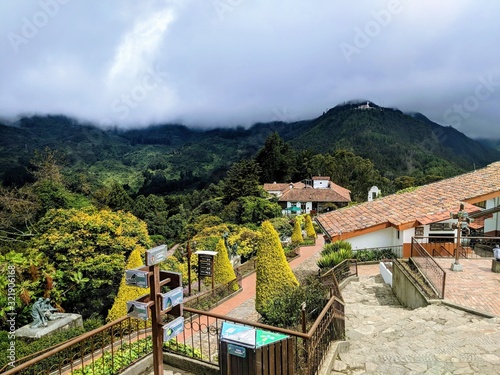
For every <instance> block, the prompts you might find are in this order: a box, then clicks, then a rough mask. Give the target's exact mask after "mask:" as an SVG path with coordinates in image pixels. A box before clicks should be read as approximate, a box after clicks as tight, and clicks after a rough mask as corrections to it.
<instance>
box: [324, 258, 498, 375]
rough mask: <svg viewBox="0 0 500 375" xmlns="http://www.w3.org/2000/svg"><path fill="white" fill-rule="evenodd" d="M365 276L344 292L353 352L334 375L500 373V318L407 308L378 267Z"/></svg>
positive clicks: (362, 271)
mask: <svg viewBox="0 0 500 375" xmlns="http://www.w3.org/2000/svg"><path fill="white" fill-rule="evenodd" d="M490 264H491V261H490ZM464 268H465V265H464ZM450 272H451V271H450ZM454 274H457V273H454ZM359 275H360V277H359V282H351V283H349V284H348V285H347V286H346V287H345V289H344V290H343V297H344V299H345V302H346V331H347V332H346V333H347V338H348V341H349V345H350V348H349V350H348V352H346V353H341V354H340V355H339V358H338V359H337V361H336V362H335V364H334V370H333V371H332V372H331V374H332V375H333V374H335V375H336V374H350V375H352V374H356V375H357V374H364V375H370V374H381V375H386V374H387V375H397V374H429V375H431V374H436V375H438V374H481V375H493V374H495V375H498V374H500V324H499V323H500V317H498V318H493V319H487V318H482V317H479V316H477V315H473V314H470V313H467V312H464V311H461V310H458V309H454V308H450V307H446V306H444V305H431V306H428V307H425V308H419V309H415V310H410V309H406V308H404V307H402V306H401V305H400V304H399V301H398V300H397V299H396V298H395V296H394V294H393V293H392V290H391V288H390V287H389V286H388V285H386V284H384V282H383V280H382V278H381V276H380V275H379V272H378V266H377V265H376V266H360V267H359ZM465 275H466V274H462V275H461V276H462V277H465ZM447 277H448V275H447ZM447 281H448V279H447Z"/></svg>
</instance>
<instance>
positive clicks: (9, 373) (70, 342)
mask: <svg viewBox="0 0 500 375" xmlns="http://www.w3.org/2000/svg"><path fill="white" fill-rule="evenodd" d="M127 319H130V317H128V316H124V317H122V318H119V319H116V320H114V321H112V322H109V323H107V324H105V325H103V326H102V327H99V328H96V329H94V330H92V331H89V332H86V333H84V334H83V335H80V336H77V337H75V338H74V339H71V340H68V341H66V342H65V343H62V344H58V345H57V346H55V347H53V348H52V349H50V350H49V351H47V352H46V353H44V354H42V355H41V356H38V357H36V358H33V359H31V360H29V361H27V362H24V363H22V364H20V365H19V366H16V367H13V368H12V369H10V370H8V371H6V372H4V373H3V375H13V374H17V373H18V372H20V371H22V370H24V369H26V368H28V367H30V366H31V365H34V364H36V363H38V362H41V361H43V360H44V359H47V358H49V357H51V356H52V355H54V354H57V353H59V352H60V351H62V350H64V349H67V348H69V347H71V346H74V345H76V344H78V343H80V342H82V341H84V340H86V339H87V338H89V337H92V336H94V335H97V334H99V333H101V332H103V331H105V330H107V329H109V328H111V327H113V326H115V325H117V324H119V323H121V322H123V321H124V320H127Z"/></svg>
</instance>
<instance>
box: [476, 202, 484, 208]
mask: <svg viewBox="0 0 500 375" xmlns="http://www.w3.org/2000/svg"><path fill="white" fill-rule="evenodd" d="M474 206H477V207H481V208H486V201H482V202H477V203H474Z"/></svg>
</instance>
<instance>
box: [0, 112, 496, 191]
mask: <svg viewBox="0 0 500 375" xmlns="http://www.w3.org/2000/svg"><path fill="white" fill-rule="evenodd" d="M359 107H360V104H359V103H348V104H344V105H338V106H336V107H334V108H332V109H331V110H329V111H328V112H326V113H324V114H323V115H321V116H320V117H318V118H316V119H313V120H307V121H299V122H294V123H283V122H270V123H258V124H255V125H253V126H252V127H250V128H248V129H245V128H242V127H235V128H216V129H208V130H207V129H195V128H188V127H186V126H183V125H178V124H165V125H156V126H151V127H148V128H143V129H133V130H118V129H108V130H104V129H100V128H98V127H95V126H92V124H83V123H80V122H78V121H76V120H74V119H71V118H67V117H64V116H44V117H40V116H34V117H29V118H22V119H20V120H19V121H17V122H16V123H15V124H13V125H10V126H7V125H5V124H0V172H1V177H0V178H1V179H2V181H3V183H4V184H6V185H12V184H15V185H21V184H22V183H23V182H25V181H28V180H29V178H30V177H29V174H28V173H27V171H26V168H29V167H30V160H31V158H33V155H34V151H35V150H36V149H38V150H42V149H44V148H45V147H50V148H51V149H55V150H60V151H61V153H62V154H64V155H65V162H66V167H67V168H66V171H67V173H68V174H70V175H71V174H77V173H85V174H86V175H87V176H88V178H89V179H90V180H91V181H90V182H95V183H96V184H103V183H104V184H107V183H110V182H111V181H118V182H119V183H121V184H123V185H125V186H126V187H128V188H129V189H130V191H131V192H133V193H142V194H149V193H164V192H174V191H180V190H183V189H186V188H195V189H200V188H203V187H206V186H207V185H208V184H209V183H211V182H217V181H218V180H219V179H220V178H222V177H224V175H225V172H226V171H227V169H228V168H229V167H230V166H231V165H232V164H233V163H234V162H236V161H239V160H241V159H244V158H249V157H252V156H253V155H255V153H256V152H257V151H258V150H259V149H260V148H261V147H262V146H263V144H264V142H265V140H266V138H267V137H268V136H269V135H270V134H271V133H273V132H278V134H279V135H280V136H281V138H282V139H284V140H285V141H287V142H288V143H289V144H290V145H291V146H292V148H293V149H294V150H295V151H301V150H310V151H311V152H312V153H327V152H334V151H335V150H337V149H345V150H349V151H352V152H354V153H355V154H357V155H359V156H362V157H364V158H368V159H370V160H371V161H372V162H373V163H374V165H375V167H376V168H377V169H378V170H379V171H380V172H381V173H382V174H383V175H384V176H386V177H389V178H395V177H398V176H403V175H418V174H419V173H420V174H425V175H436V176H442V177H448V176H452V175H455V174H457V173H461V172H463V171H466V170H471V169H473V168H474V167H481V166H484V165H486V164H488V163H490V162H492V161H495V160H500V152H498V151H497V150H495V149H493V148H490V147H488V146H487V145H484V144H481V143H479V142H477V141H474V140H472V139H470V138H468V137H466V136H465V135H464V134H462V133H460V132H458V131H457V130H455V129H454V128H451V127H443V126H441V125H438V124H436V123H433V122H432V121H430V120H429V119H427V118H426V117H425V116H423V115H421V114H412V115H408V114H404V113H402V112H401V111H399V110H396V109H391V108H382V107H378V106H376V105H375V104H373V103H370V107H371V108H370V109H360V108H359Z"/></svg>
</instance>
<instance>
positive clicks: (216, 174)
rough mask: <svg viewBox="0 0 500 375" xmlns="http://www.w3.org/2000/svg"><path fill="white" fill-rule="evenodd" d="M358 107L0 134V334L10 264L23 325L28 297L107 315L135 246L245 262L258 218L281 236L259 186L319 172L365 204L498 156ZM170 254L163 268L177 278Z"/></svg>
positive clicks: (45, 121) (62, 121)
mask: <svg viewBox="0 0 500 375" xmlns="http://www.w3.org/2000/svg"><path fill="white" fill-rule="evenodd" d="M357 107H358V105H357V104H352V103H351V104H345V105H339V106H337V107H335V108H333V109H331V110H330V111H328V112H325V113H324V114H323V115H322V116H320V117H318V118H317V119H314V120H309V121H300V122H295V123H282V122H273V123H266V124H255V125H254V126H252V127H251V128H248V129H245V128H242V127H235V128H232V129H210V130H203V129H192V128H188V127H185V126H183V125H157V126H153V127H150V128H146V129H135V130H119V129H106V130H105V129H99V128H97V127H94V126H92V125H91V124H82V123H80V122H78V121H76V120H74V119H70V118H67V117H63V116H46V117H36V116H35V117H30V118H22V119H20V120H19V121H18V122H16V123H14V124H9V125H8V126H7V125H0V171H1V172H2V174H1V182H2V186H1V187H0V268H2V270H1V271H2V275H3V276H2V277H0V285H1V290H2V294H1V295H0V306H2V308H1V309H0V323H1V324H0V325H1V326H2V327H3V326H4V325H5V320H6V316H7V315H6V314H7V312H8V310H7V309H8V304H7V295H6V294H5V291H6V290H7V289H6V285H7V279H6V275H7V272H6V267H8V265H14V266H15V267H16V280H17V283H16V286H17V289H16V311H17V312H18V314H19V320H18V323H19V324H21V323H24V324H26V323H27V322H28V320H29V305H30V304H31V302H32V301H33V299H34V298H35V297H38V296H46V297H50V298H52V299H53V300H54V301H55V303H57V305H58V306H59V307H61V308H63V309H65V310H66V311H68V312H71V311H75V312H79V313H81V314H82V315H84V317H85V318H89V317H91V316H92V315H93V314H98V315H99V316H101V317H106V315H107V312H108V311H109V309H110V308H111V306H112V304H113V301H114V299H115V297H116V294H117V289H118V285H119V283H120V279H121V277H122V274H123V270H124V267H125V264H126V262H127V259H128V258H129V256H130V255H131V253H132V252H133V251H134V250H138V251H139V252H141V253H144V251H145V250H146V249H147V248H148V247H150V246H153V245H157V244H161V243H167V244H168V245H169V246H170V245H173V244H182V243H183V242H185V241H186V239H187V238H188V237H189V238H191V239H196V240H197V243H198V246H199V247H200V248H204V249H211V250H213V249H215V247H216V246H217V244H218V241H219V240H220V237H221V235H222V234H223V233H229V243H230V244H233V245H237V249H238V252H239V255H241V256H242V257H246V258H248V257H251V256H252V254H255V251H256V242H258V238H259V226H260V224H261V223H262V222H263V221H265V220H271V222H272V223H273V225H274V226H275V228H276V229H277V231H278V232H279V233H280V235H281V234H291V232H292V226H291V224H290V222H289V220H288V219H287V218H282V217H281V209H280V207H279V205H278V204H277V202H276V200H275V199H273V198H272V197H269V196H268V195H267V194H266V193H265V192H264V191H263V189H262V184H263V183H265V182H273V181H276V182H290V181H294V182H295V181H301V180H303V179H308V178H311V177H312V176H317V175H322V176H329V177H330V178H331V180H332V181H334V182H335V183H337V184H339V185H341V186H343V187H346V188H348V189H349V190H351V195H352V198H353V201H354V202H361V201H364V200H366V195H367V192H368V190H369V188H370V187H371V186H373V185H377V186H378V187H380V188H381V190H382V192H383V194H384V195H387V194H390V193H393V192H395V191H397V190H400V189H405V188H408V187H412V186H416V185H420V184H425V183H429V182H432V181H436V180H439V179H442V178H446V177H451V176H454V175H457V174H459V173H462V172H464V171H468V170H471V169H472V168H474V167H481V166H484V165H486V164H488V163H490V162H492V161H495V160H499V159H500V153H499V152H498V151H496V150H494V149H493V148H489V147H488V146H487V145H483V144H481V143H478V142H476V141H474V140H471V139H469V138H467V137H466V136H465V135H463V134H462V133H459V132H458V131H456V130H455V129H453V128H450V127H442V126H440V125H438V124H435V123H432V122H431V121H429V120H428V119H426V118H425V117H424V116H423V115H420V114H416V115H406V114H403V113H402V112H400V111H398V110H395V109H390V108H380V107H377V106H375V105H373V106H372V109H369V110H361V109H358V108H357ZM179 249H180V250H179V253H178V254H177V258H176V259H172V263H171V264H170V267H172V268H175V269H177V270H179V271H180V272H183V273H185V272H186V265H185V263H184V262H183V257H184V253H183V251H184V250H185V249H184V250H183V248H182V246H181V247H180V248H179ZM4 268H5V269H4Z"/></svg>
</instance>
